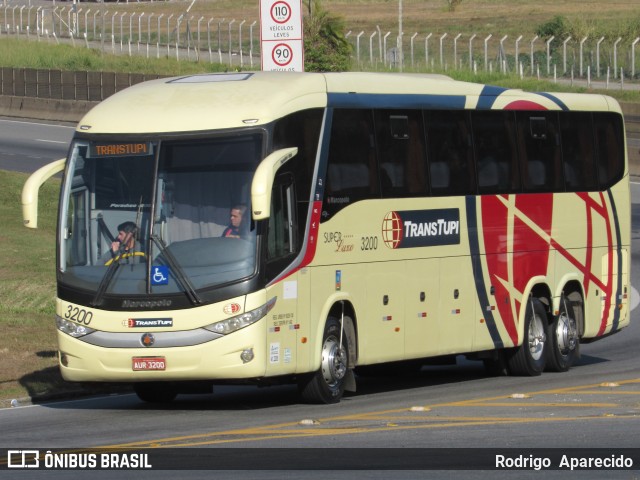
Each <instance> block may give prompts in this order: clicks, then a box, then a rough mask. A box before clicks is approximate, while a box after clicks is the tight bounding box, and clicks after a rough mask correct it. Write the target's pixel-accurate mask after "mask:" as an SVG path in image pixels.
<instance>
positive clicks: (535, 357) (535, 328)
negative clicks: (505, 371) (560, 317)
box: [508, 298, 547, 376]
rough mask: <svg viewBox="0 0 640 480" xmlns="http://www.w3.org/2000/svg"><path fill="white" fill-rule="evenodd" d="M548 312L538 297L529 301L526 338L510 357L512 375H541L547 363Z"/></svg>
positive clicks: (526, 317) (525, 327) (525, 326)
mask: <svg viewBox="0 0 640 480" xmlns="http://www.w3.org/2000/svg"><path fill="white" fill-rule="evenodd" d="M546 348H547V313H546V312H545V310H544V306H543V305H542V303H541V302H540V300H538V299H537V298H532V299H530V300H529V301H527V311H526V314H525V325H524V339H523V340H522V345H520V346H519V347H517V348H515V349H514V350H513V351H512V353H511V355H510V356H509V358H508V364H509V372H510V373H511V374H512V375H523V376H535V375H540V374H541V373H542V371H543V370H544V367H545V363H546Z"/></svg>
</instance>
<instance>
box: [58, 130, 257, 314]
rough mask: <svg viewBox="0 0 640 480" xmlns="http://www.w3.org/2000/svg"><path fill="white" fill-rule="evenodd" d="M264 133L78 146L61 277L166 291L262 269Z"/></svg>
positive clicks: (94, 287) (120, 289) (64, 217)
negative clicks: (258, 215)
mask: <svg viewBox="0 0 640 480" xmlns="http://www.w3.org/2000/svg"><path fill="white" fill-rule="evenodd" d="M262 144H263V138H262V135H261V134H259V133H253V134H242V135H234V136H230V137H215V138H208V139H198V140H193V139H190V140H189V141H176V140H171V141H169V140H166V141H157V140H154V141H150V140H145V139H141V140H139V141H138V140H129V139H127V140H126V141H104V140H100V141H87V140H82V139H78V140H76V141H74V143H73V146H72V149H71V155H70V158H69V161H68V164H69V165H68V166H67V173H66V175H65V181H64V186H63V197H62V208H61V221H60V225H61V228H60V242H59V245H60V250H59V255H58V258H59V272H60V281H61V282H62V283H63V284H66V285H68V286H71V287H76V288H79V289H82V290H84V291H89V292H94V294H95V300H94V304H99V303H100V298H101V297H102V296H103V295H109V294H117V295H127V294H129V295H150V294H160V295H166V294H171V293H178V292H185V293H187V294H188V295H190V296H191V294H193V293H194V292H195V291H197V290H202V289H208V288H213V287H218V286H222V285H227V284H231V283H234V282H237V281H239V280H242V279H246V278H247V277H250V276H251V275H253V274H254V272H255V271H256V229H255V226H254V225H253V224H252V222H251V215H250V205H249V201H250V189H251V180H252V178H253V174H254V172H255V169H256V167H257V165H258V163H259V162H260V160H261V156H262Z"/></svg>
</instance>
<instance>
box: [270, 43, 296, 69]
mask: <svg viewBox="0 0 640 480" xmlns="http://www.w3.org/2000/svg"><path fill="white" fill-rule="evenodd" d="M271 59H272V60H273V63H275V64H276V65H278V66H279V67H286V66H287V65H289V64H290V63H291V61H292V60H293V49H292V48H291V46H289V45H287V44H286V43H279V44H278V45H276V46H275V47H273V50H272V51H271Z"/></svg>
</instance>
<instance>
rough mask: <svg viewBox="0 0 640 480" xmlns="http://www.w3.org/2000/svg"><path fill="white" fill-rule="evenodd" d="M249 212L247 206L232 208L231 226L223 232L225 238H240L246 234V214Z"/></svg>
mask: <svg viewBox="0 0 640 480" xmlns="http://www.w3.org/2000/svg"><path fill="white" fill-rule="evenodd" d="M246 211H247V207H246V205H242V204H239V205H235V206H233V207H231V211H230V212H229V226H228V227H227V228H225V229H224V232H222V236H223V237H227V238H240V237H241V236H244V234H245V233H246V232H245V230H246V228H244V227H245V223H246V222H244V221H243V220H244V214H245V212H246Z"/></svg>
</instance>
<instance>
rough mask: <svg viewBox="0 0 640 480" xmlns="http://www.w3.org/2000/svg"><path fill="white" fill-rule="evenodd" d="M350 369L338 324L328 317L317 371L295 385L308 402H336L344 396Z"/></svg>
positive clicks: (342, 335) (346, 344)
mask: <svg viewBox="0 0 640 480" xmlns="http://www.w3.org/2000/svg"><path fill="white" fill-rule="evenodd" d="M348 368H349V346H348V342H347V338H346V336H345V335H344V332H343V331H342V329H341V328H340V322H339V321H338V319H336V318H334V317H329V318H328V319H327V323H326V324H325V327H324V334H323V336H322V352H321V361H320V369H319V370H318V371H317V372H315V373H313V374H311V375H308V376H305V377H303V378H301V379H300V380H299V382H298V387H299V389H300V395H301V396H302V398H303V400H305V401H306V402H309V403H338V402H339V401H340V399H341V398H342V395H343V393H344V388H345V383H346V376H347V372H348Z"/></svg>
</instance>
